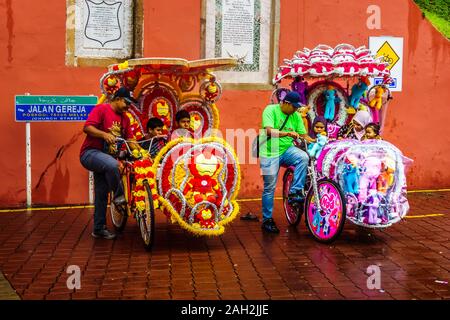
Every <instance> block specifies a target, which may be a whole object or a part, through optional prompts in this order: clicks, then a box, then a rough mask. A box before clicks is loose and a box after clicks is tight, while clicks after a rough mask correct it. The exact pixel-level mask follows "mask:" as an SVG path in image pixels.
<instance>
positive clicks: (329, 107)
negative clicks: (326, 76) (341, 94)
mask: <svg viewBox="0 0 450 320" xmlns="http://www.w3.org/2000/svg"><path fill="white" fill-rule="evenodd" d="M324 96H325V114H324V118H325V119H327V120H328V121H330V122H331V121H333V119H334V113H335V109H336V102H337V103H339V102H340V101H341V99H339V98H338V97H337V96H336V90H334V87H333V86H328V89H327V90H325V92H324Z"/></svg>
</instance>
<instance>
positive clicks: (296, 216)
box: [283, 168, 303, 226]
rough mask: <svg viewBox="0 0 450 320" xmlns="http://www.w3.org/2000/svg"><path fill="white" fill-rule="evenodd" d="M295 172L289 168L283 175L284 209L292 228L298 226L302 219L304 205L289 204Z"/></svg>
mask: <svg viewBox="0 0 450 320" xmlns="http://www.w3.org/2000/svg"><path fill="white" fill-rule="evenodd" d="M293 179H294V172H293V171H292V169H291V168H287V169H286V171H285V172H284V175H283V208H284V214H285V215H286V219H287V221H288V223H289V224H290V225H291V226H297V225H298V224H299V222H300V220H301V219H302V214H303V205H301V204H299V205H298V206H296V205H290V204H289V202H288V195H289V190H290V189H291V185H292V180H293Z"/></svg>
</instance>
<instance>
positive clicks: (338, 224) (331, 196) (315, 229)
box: [305, 179, 346, 243]
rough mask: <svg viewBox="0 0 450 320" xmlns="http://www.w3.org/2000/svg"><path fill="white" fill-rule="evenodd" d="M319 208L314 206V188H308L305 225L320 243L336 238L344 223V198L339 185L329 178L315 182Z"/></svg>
mask: <svg viewBox="0 0 450 320" xmlns="http://www.w3.org/2000/svg"><path fill="white" fill-rule="evenodd" d="M317 189H318V193H319V203H320V208H317V207H316V203H315V202H316V201H315V199H314V188H310V190H309V192H308V195H307V196H306V202H305V210H306V219H305V220H306V226H307V227H308V230H309V231H310V232H311V234H312V235H313V236H314V239H315V240H317V241H319V242H322V243H330V242H333V241H334V240H336V239H337V238H338V237H339V235H340V234H341V232H342V229H343V227H344V223H345V216H346V208H345V198H344V195H343V194H342V191H341V189H340V187H339V185H338V184H337V183H336V182H334V181H332V180H330V179H322V180H319V181H318V182H317Z"/></svg>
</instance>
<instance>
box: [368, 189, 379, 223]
mask: <svg viewBox="0 0 450 320" xmlns="http://www.w3.org/2000/svg"><path fill="white" fill-rule="evenodd" d="M366 206H367V207H368V208H367V217H366V221H365V222H366V223H367V224H379V223H380V222H381V219H380V218H378V209H379V207H380V199H379V197H378V193H377V190H376V189H372V190H370V191H369V197H368V198H367V203H366Z"/></svg>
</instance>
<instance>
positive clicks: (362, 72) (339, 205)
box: [272, 44, 411, 242]
mask: <svg viewBox="0 0 450 320" xmlns="http://www.w3.org/2000/svg"><path fill="white" fill-rule="evenodd" d="M383 59H384V57H382V56H380V57H375V56H374V55H373V54H372V53H371V51H370V50H369V49H368V48H366V47H364V46H361V47H358V48H355V47H353V46H352V45H349V44H340V45H338V46H336V47H335V48H332V47H330V46H327V45H319V46H317V47H315V48H314V49H312V50H310V49H307V48H305V49H303V50H299V51H297V52H296V53H295V54H294V56H293V58H292V59H286V60H284V62H283V65H281V66H280V67H279V69H278V73H277V74H276V76H275V78H274V80H273V83H274V85H275V90H274V92H273V94H272V102H277V101H278V102H279V101H282V100H283V97H284V95H285V94H286V93H287V92H288V91H290V90H294V91H296V92H298V93H299V95H300V98H301V103H302V107H301V108H300V109H299V112H300V113H301V114H302V118H303V121H304V125H305V128H306V129H307V131H309V130H311V126H312V123H313V121H314V119H315V118H316V117H317V116H321V117H324V118H325V119H326V122H327V129H328V130H327V134H326V137H325V138H323V139H322V137H320V138H317V141H316V142H315V145H314V146H313V148H308V149H305V151H306V150H307V151H308V152H309V154H310V157H311V161H310V165H309V167H308V178H307V189H309V191H308V193H307V197H306V201H305V202H304V204H296V203H292V202H290V201H289V199H288V193H289V186H290V184H291V182H292V177H293V168H287V169H286V171H285V174H284V178H283V184H284V188H283V200H284V201H283V204H284V210H285V214H286V217H287V220H288V222H289V223H290V224H292V225H297V224H298V223H299V221H300V219H301V216H302V214H303V213H305V220H306V224H307V226H308V229H309V231H310V232H311V233H312V234H313V236H314V237H315V239H317V240H318V241H321V242H330V241H333V240H335V239H336V238H337V237H338V236H339V234H340V232H341V231H342V228H343V224H344V222H345V220H346V219H347V220H349V221H351V222H353V223H355V224H357V225H359V226H362V227H368V228H386V227H389V226H391V225H392V224H393V223H396V222H398V221H400V220H401V219H402V218H403V217H404V216H405V215H406V214H407V212H408V210H409V205H408V200H407V198H406V177H405V167H406V166H407V164H408V163H409V162H410V161H411V160H410V159H408V158H406V157H405V156H403V154H402V152H401V151H400V150H399V149H398V148H397V147H395V146H394V145H392V144H391V143H389V142H387V141H384V140H381V139H367V140H362V141H360V140H358V139H340V138H338V135H337V134H338V131H339V130H340V128H341V127H342V126H344V125H349V124H350V125H349V126H348V127H349V128H350V129H351V128H352V125H351V121H352V118H353V116H354V115H355V113H356V112H357V111H358V110H366V111H368V112H369V113H370V114H371V118H372V122H373V123H376V124H377V125H378V126H379V128H380V129H381V132H382V130H383V127H384V124H385V117H386V110H387V107H388V103H389V101H390V100H391V98H392V97H391V93H390V90H389V84H390V82H391V81H392V79H391V78H390V71H389V68H388V63H386V62H385V61H384V60H383ZM370 80H372V82H371V81H370ZM371 83H373V84H371Z"/></svg>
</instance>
